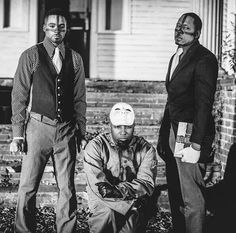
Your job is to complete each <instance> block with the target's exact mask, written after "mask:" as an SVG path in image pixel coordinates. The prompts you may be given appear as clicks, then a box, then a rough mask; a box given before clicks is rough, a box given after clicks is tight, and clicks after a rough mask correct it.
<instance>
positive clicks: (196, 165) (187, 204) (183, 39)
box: [157, 13, 218, 233]
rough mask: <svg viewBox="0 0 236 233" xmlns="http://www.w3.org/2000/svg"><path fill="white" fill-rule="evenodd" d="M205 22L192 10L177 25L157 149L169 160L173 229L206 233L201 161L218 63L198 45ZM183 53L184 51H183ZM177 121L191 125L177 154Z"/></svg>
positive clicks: (206, 151) (207, 145)
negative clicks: (186, 141)
mask: <svg viewBox="0 0 236 233" xmlns="http://www.w3.org/2000/svg"><path fill="white" fill-rule="evenodd" d="M201 28H202V22H201V19H200V18H199V16H197V15H196V14H194V13H186V14H183V15H182V16H181V17H180V19H179V20H178V22H177V24H176V28H175V43H176V45H177V46H178V49H179V50H182V51H181V52H182V54H181V55H180V61H179V63H178V65H177V66H176V67H174V63H175V60H176V56H175V55H173V56H172V58H171V60H170V63H169V69H168V72H167V77H166V89H167V93H168V99H167V103H166V107H165V111H164V117H163V120H162V124H161V128H160V133H159V140H158V146H157V150H158V153H159V155H160V156H161V158H162V159H163V160H164V161H165V162H166V176H167V183H168V193H169V200H170V206H171V212H172V220H173V228H174V232H175V233H185V232H187V233H203V232H205V224H204V223H205V212H206V209H205V200H204V194H203V190H204V180H203V176H204V170H203V169H202V167H203V165H204V164H205V163H206V162H207V161H209V159H210V154H211V150H212V142H213V139H214V134H215V126H214V119H213V116H212V114H211V112H212V105H213V102H214V95H215V90H216V81H217V76H218V64H217V60H216V57H215V55H214V54H212V53H211V52H210V51H209V50H207V49H206V48H205V47H203V46H202V45H200V44H199V41H198V39H199V37H200V33H201ZM181 52H180V53H181ZM179 122H188V123H193V129H192V133H191V137H190V142H191V145H190V147H187V148H184V149H183V150H181V151H179V152H178V157H175V156H174V153H173V152H174V148H175V141H176V134H177V129H178V123H179Z"/></svg>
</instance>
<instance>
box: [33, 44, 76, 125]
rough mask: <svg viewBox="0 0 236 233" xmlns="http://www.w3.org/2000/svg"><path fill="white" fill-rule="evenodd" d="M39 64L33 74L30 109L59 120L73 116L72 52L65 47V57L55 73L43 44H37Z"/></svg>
mask: <svg viewBox="0 0 236 233" xmlns="http://www.w3.org/2000/svg"><path fill="white" fill-rule="evenodd" d="M37 48H38V54H39V64H38V66H37V68H36V70H35V72H34V74H33V80H32V83H33V90H32V107H31V111H32V112H36V113H39V114H41V115H44V116H47V117H49V118H50V119H59V120H61V121H67V120H71V119H72V117H73V110H74V105H73V93H74V91H73V90H74V75H75V74H74V67H73V60H72V53H71V50H70V49H69V48H66V49H65V59H64V60H63V63H62V68H61V71H60V73H59V74H57V72H56V70H55V68H54V65H53V63H52V60H51V58H50V57H49V55H48V53H47V51H46V49H45V48H44V46H43V44H38V45H37Z"/></svg>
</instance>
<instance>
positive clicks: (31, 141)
mask: <svg viewBox="0 0 236 233" xmlns="http://www.w3.org/2000/svg"><path fill="white" fill-rule="evenodd" d="M52 131H53V130H52V129H51V127H48V126H45V125H44V124H43V123H41V122H38V121H36V120H35V119H30V120H29V122H28V124H27V130H26V142H27V153H26V155H24V156H23V162H22V169H21V177H20V185H19V189H18V200H17V208H16V218H15V232H20V233H22V232H35V229H36V221H35V208H36V194H37V190H38V187H39V183H40V180H41V178H42V175H43V172H44V168H45V166H46V164H47V161H48V159H49V156H50V152H51V151H52V148H51V140H50V135H51V134H52V133H53V132H52Z"/></svg>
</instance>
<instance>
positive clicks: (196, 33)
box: [194, 30, 201, 39]
mask: <svg viewBox="0 0 236 233" xmlns="http://www.w3.org/2000/svg"><path fill="white" fill-rule="evenodd" d="M200 35H201V31H199V30H198V31H196V32H194V37H195V39H199V37H200Z"/></svg>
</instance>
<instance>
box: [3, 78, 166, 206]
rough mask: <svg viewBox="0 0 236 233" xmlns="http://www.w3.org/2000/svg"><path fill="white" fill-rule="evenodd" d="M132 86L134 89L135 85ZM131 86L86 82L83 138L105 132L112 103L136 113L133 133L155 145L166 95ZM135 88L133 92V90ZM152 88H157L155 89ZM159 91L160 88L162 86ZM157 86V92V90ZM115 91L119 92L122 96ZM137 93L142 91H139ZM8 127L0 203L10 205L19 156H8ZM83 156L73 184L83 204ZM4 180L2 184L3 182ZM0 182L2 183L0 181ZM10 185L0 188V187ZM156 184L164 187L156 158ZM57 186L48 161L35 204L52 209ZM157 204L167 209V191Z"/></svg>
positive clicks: (161, 166)
mask: <svg viewBox="0 0 236 233" xmlns="http://www.w3.org/2000/svg"><path fill="white" fill-rule="evenodd" d="M135 85H136V86H135ZM135 85H134V86H132V85H124V83H119V82H102V83H100V82H98V83H96V82H89V83H87V87H88V90H87V116H86V117H87V136H88V139H91V138H93V137H94V136H95V135H97V134H98V133H101V132H105V131H108V130H109V112H110V109H111V107H112V106H113V105H114V104H115V103H116V102H122V101H123V102H127V103H130V104H131V105H132V106H133V107H134V110H135V114H136V127H135V134H136V135H139V136H143V137H144V138H145V139H146V140H148V141H149V142H150V143H152V144H153V145H154V146H156V144H157V139H158V131H159V126H160V121H161V117H162V114H163V108H164V105H165V102H166V94H165V93H163V92H161V91H160V93H154V92H152V91H153V90H154V86H153V85H152V84H148V83H142V84H140V83H139V82H138V83H136V84H135ZM136 87H137V90H138V91H137V90H136V89H135V88H136ZM155 88H157V89H158V87H157V86H155ZM162 88H163V87H162ZM160 89H161V87H160V88H159V89H158V90H160ZM119 90H123V92H122V93H120V92H119ZM140 90H143V92H142V91H140ZM11 133H12V132H11V125H1V127H0V147H1V150H0V161H1V162H0V204H1V203H2V204H6V205H11V204H15V203H16V197H17V187H18V183H19V178H20V169H21V167H20V166H21V161H22V157H23V155H20V154H17V155H12V154H10V153H9V143H10V141H11V138H12V134H11ZM82 158H83V155H80V156H79V159H78V161H77V164H76V174H75V185H76V192H77V196H78V200H79V202H78V203H80V204H81V202H84V203H86V202H87V200H86V193H85V187H86V180H85V174H84V173H83V167H82V163H81V161H82ZM4 179H5V181H4V182H3V180H4ZM1 180H2V182H1ZM3 183H4V184H7V185H10V186H8V187H6V186H5V187H4V186H3V185H2V184H3ZM156 184H157V185H159V186H160V185H161V186H163V187H164V186H165V184H166V180H165V168H164V162H163V161H162V160H161V159H159V164H158V177H157V180H156ZM57 195H58V194H57V187H56V181H55V177H54V173H53V168H52V162H51V160H49V162H48V164H47V166H46V169H45V172H44V175H43V177H42V180H41V183H40V187H39V191H38V194H37V203H38V205H41V206H43V205H52V206H55V203H56V200H57ZM159 205H160V206H162V207H164V208H165V209H168V197H167V191H166V189H165V190H162V191H161V195H160V198H159Z"/></svg>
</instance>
